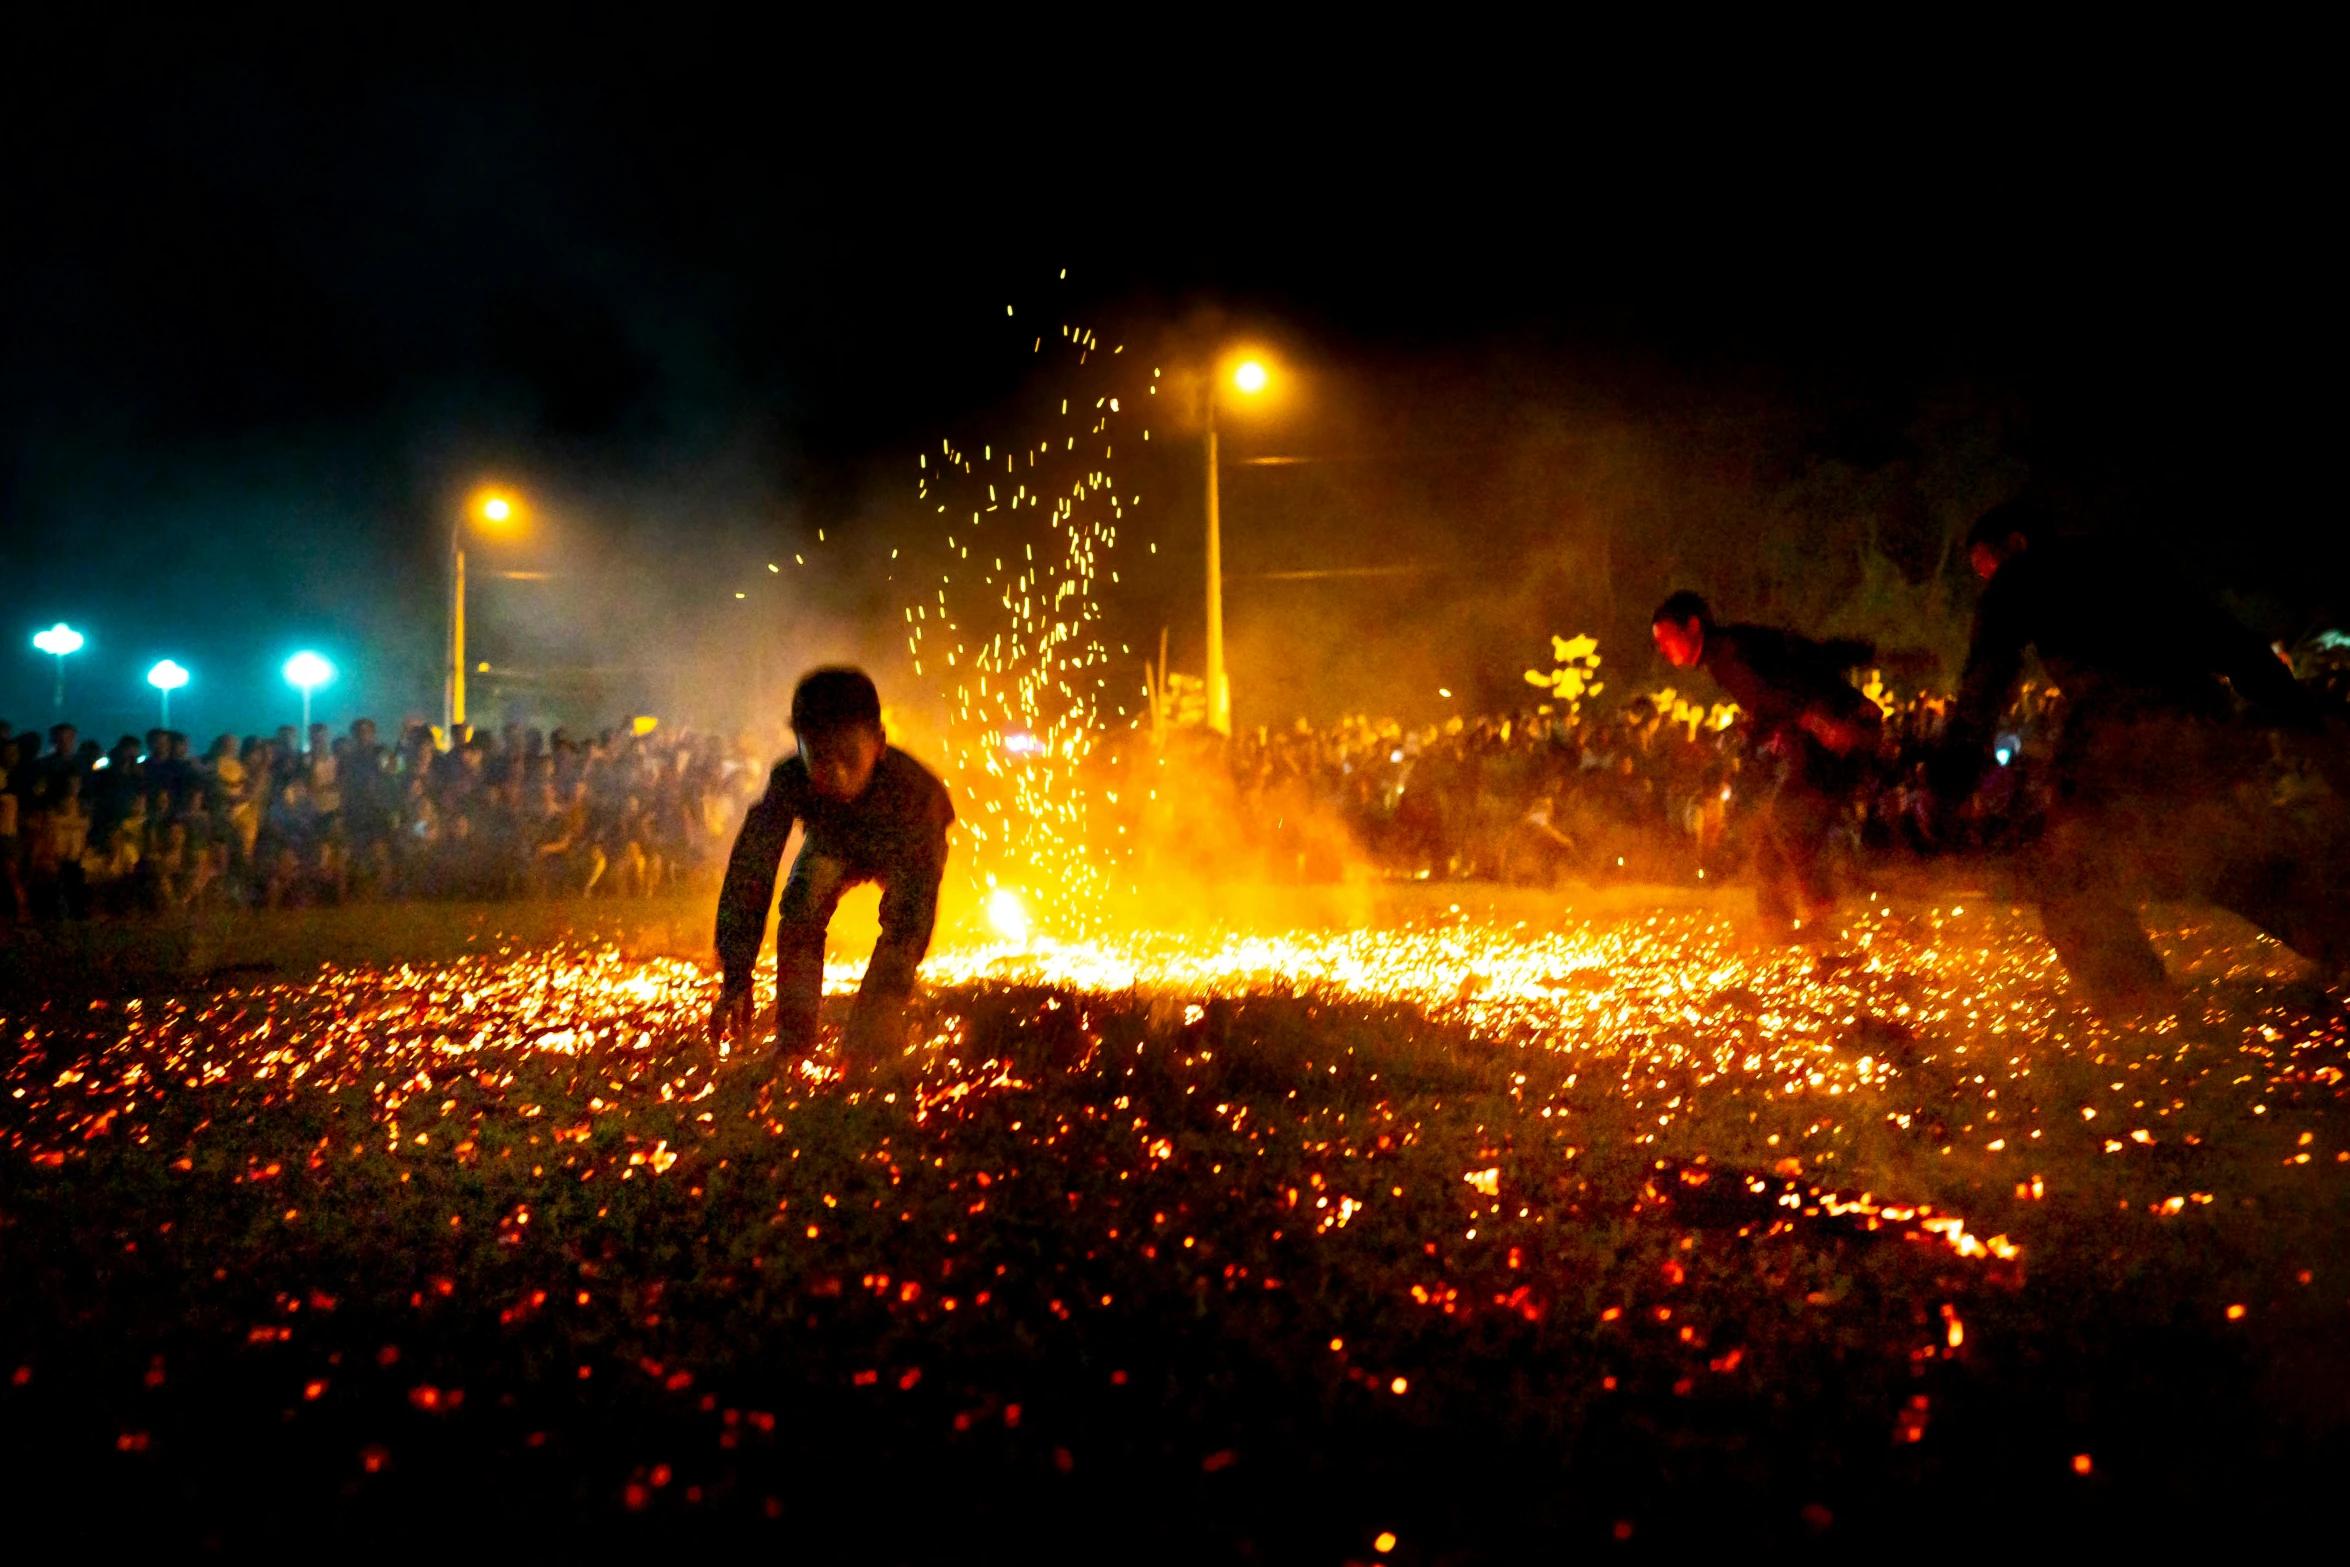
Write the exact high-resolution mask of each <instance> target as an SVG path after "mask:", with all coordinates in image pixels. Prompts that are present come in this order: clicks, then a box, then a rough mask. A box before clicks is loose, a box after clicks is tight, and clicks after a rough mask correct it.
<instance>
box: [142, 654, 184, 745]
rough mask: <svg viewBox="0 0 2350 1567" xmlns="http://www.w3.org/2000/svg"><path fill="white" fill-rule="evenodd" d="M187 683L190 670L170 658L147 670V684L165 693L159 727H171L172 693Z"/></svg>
mask: <svg viewBox="0 0 2350 1567" xmlns="http://www.w3.org/2000/svg"><path fill="white" fill-rule="evenodd" d="M187 683H188V672H187V671H186V670H185V669H182V668H181V667H180V666H179V665H177V664H175V663H173V662H172V661H171V660H170V659H168V658H167V659H165V660H164V661H163V662H162V663H160V664H157V665H156V666H155V667H154V668H153V669H150V670H148V671H147V684H149V685H151V686H153V687H154V688H155V689H156V690H158V691H160V692H162V693H163V721H162V723H161V724H159V725H158V726H157V727H158V728H163V729H169V728H170V727H171V694H172V693H173V692H174V691H177V690H178V689H179V688H180V687H182V686H184V685H186V684H187Z"/></svg>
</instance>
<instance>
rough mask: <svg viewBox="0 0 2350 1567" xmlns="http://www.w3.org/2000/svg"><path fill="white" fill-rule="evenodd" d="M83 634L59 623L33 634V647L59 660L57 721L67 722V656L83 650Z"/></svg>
mask: <svg viewBox="0 0 2350 1567" xmlns="http://www.w3.org/2000/svg"><path fill="white" fill-rule="evenodd" d="M82 642H83V637H82V634H81V633H80V632H78V631H76V630H74V629H73V627H71V626H69V625H67V624H66V623H65V622H64V621H62V620H61V621H59V622H58V623H57V624H56V625H54V626H51V627H50V628H49V629H48V630H46V631H36V632H34V633H33V646H35V647H37V648H39V649H40V650H41V651H42V652H44V653H49V654H52V655H54V656H55V657H56V659H57V699H56V701H57V721H58V722H59V723H63V722H64V721H65V655H66V654H68V653H79V652H80V651H81V650H82Z"/></svg>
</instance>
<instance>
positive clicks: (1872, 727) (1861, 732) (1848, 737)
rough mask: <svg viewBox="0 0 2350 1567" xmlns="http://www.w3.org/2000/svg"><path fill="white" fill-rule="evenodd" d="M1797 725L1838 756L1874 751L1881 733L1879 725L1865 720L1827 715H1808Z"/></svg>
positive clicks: (1800, 719) (1797, 721)
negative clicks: (1861, 751)
mask: <svg viewBox="0 0 2350 1567" xmlns="http://www.w3.org/2000/svg"><path fill="white" fill-rule="evenodd" d="M1796 724H1797V725H1798V726H1799V727H1800V728H1802V730H1803V731H1804V732H1805V733H1806V734H1808V735H1810V736H1811V737H1812V738H1813V739H1814V740H1817V741H1818V742H1819V743H1820V744H1822V745H1824V746H1826V747H1827V748H1828V749H1829V750H1831V751H1833V752H1835V753H1836V754H1837V755H1838V756H1850V755H1851V754H1852V753H1853V752H1855V751H1860V750H1870V749H1874V748H1875V746H1876V743H1877V736H1878V734H1879V733H1880V726H1879V725H1876V724H1873V723H1869V722H1867V721H1866V720H1865V719H1863V718H1836V717H1831V716H1830V715H1829V714H1826V713H1816V712H1815V713H1806V714H1804V715H1803V716H1802V717H1801V718H1799V719H1797V720H1796Z"/></svg>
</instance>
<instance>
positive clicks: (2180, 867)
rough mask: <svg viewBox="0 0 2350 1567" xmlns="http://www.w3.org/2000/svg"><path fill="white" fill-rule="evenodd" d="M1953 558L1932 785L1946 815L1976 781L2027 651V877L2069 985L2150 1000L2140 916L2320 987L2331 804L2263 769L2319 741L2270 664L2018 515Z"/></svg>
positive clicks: (2224, 628)
mask: <svg viewBox="0 0 2350 1567" xmlns="http://www.w3.org/2000/svg"><path fill="white" fill-rule="evenodd" d="M1967 554H1968V560H1969V563H1970V564H1971V565H1972V566H1973V568H1974V570H1975V574H1976V575H1977V576H1979V577H1981V578H1983V579H1984V581H1985V582H1986V584H1987V586H1986V587H1985V588H1984V590H1983V597H1982V600H1981V602H1980V603H1979V604H1978V606H1977V608H1976V611H1975V626H1974V636H1973V641H1972V645H1971V646H1970V648H1969V650H1968V653H1967V663H1966V672H1965V675H1964V676H1963V677H1962V679H1961V681H1960V687H1959V695H1958V702H1957V705H1956V707H1955V709H1954V710H1953V713H1952V716H1951V724H1950V730H1949V735H1948V739H1947V742H1946V745H1945V748H1944V750H1943V752H1942V754H1941V755H1940V756H1939V757H1938V758H1937V760H1936V763H1935V772H1936V785H1937V788H1938V791H1939V792H1940V793H1942V794H1943V795H1944V796H1945V797H1946V798H1955V797H1961V796H1964V795H1966V794H1967V793H1969V792H1970V791H1971V790H1973V788H1974V787H1975V785H1976V784H1977V783H1978V782H1979V781H1981V779H1982V778H1983V777H1984V775H1985V773H1986V771H1987V770H1988V768H1989V764H1990V756H1989V752H1990V747H1991V741H1992V733H1993V729H1994V727H1995V725H1996V723H1997V721H1998V717H1999V714H2000V712H2001V710H2002V709H2003V708H2004V707H2005V706H2006V704H2007V701H2008V699H2009V696H2010V694H2011V692H2012V691H2013V690H2014V687H2015V684H2016V681H2017V679H2018V678H2019V676H2020V675H2021V673H2022V670H2023V659H2024V650H2025V649H2026V648H2027V647H2028V648H2031V649H2032V650H2033V651H2035V652H2036V653H2037V654H2038V655H2039V659H2040V662H2041V664H2042V666H2043V667H2044V668H2045V669H2046V671H2047V673H2048V677H2049V679H2050V680H2051V681H2052V682H2053V683H2054V684H2055V685H2056V686H2057V687H2058V688H2059V689H2061V690H2062V692H2063V693H2064V700H2063V709H2062V711H2063V718H2062V724H2061V728H2060V731H2059V733H2058V736H2057V739H2056V745H2055V751H2054V755H2053V757H2052V758H2051V773H2052V776H2053V782H2054V786H2055V797H2054V799H2053V801H2052V802H2051V805H2050V809H2049V817H2048V826H2047V830H2046V832H2045V833H2044V834H2043V836H2042V838H2041V841H2040V844H2039V846H2038V849H2037V851H2036V853H2035V854H2034V856H2033V857H2032V859H2031V860H2030V861H2029V862H2028V866H2027V870H2026V874H2027V876H2028V877H2029V881H2030V890H2031V892H2032V893H2033V895H2034V896H2035V898H2036V899H2037V901H2038V903H2039V905H2040V915H2041V921H2042V924H2043V927H2044V928H2045V930H2046V932H2047V935H2048V939H2049V942H2050V943H2051V944H2052V945H2053V946H2054V947H2055V948H2056V951H2057V955H2058V956H2059V957H2061V958H2063V960H2064V964H2065V968H2066V969H2067V971H2068V972H2070V973H2071V975H2072V976H2073V979H2074V981H2075V982H2076V983H2077V984H2079V985H2081V986H2082V988H2083V989H2084V990H2086V991H2087V992H2088V993H2089V994H2090V995H2091V996H2092V997H2094V998H2096V999H2098V1000H2100V1001H2104V1002H2108V1003H2115V1004H2124V1005H2127V1004H2132V1003H2134V1002H2138V1001H2143V1000H2151V999H2155V998H2156V997H2157V996H2158V995H2159V993H2160V991H2161V987H2162V985H2163V980H2164V976H2163V967H2162V960H2161V959H2160V958H2159V957H2158V956H2156V954H2155V951H2154V948H2153V946H2152V945H2151V944H2150V943H2149V942H2148V941H2147V939H2146V933H2145V931H2144V929H2143V928H2142V927H2141V926H2140V924H2139V922H2138V905H2139V904H2140V903H2141V902H2143V901H2146V900H2148V899H2154V898H2164V899H2186V898H2192V899H2200V900H2205V901H2208V902H2212V903H2216V904H2218V905H2220V906H2221V907H2223V908H2227V909H2232V910H2234V911H2235V912H2236V913H2238V914H2241V915H2243V916H2244V917H2245V918H2247V919H2249V920H2251V921H2252V922H2253V923H2254V924H2256V925H2259V926H2260V927H2261V928H2263V929H2264V930H2266V931H2268V932H2269V933H2270V934H2271V935H2273V936H2275V937H2276V938H2277V939H2278V940H2280V941H2282V942H2284V943H2285V944H2286V945H2287V946H2289V947H2292V948H2293V949H2294V950H2296V951H2298V952H2300V953H2301V954H2302V955H2303V956H2304V957H2308V958H2311V959H2313V960H2315V961H2316V962H2318V963H2320V964H2321V965H2323V966H2325V967H2326V968H2327V969H2328V970H2329V971H2333V970H2338V969H2339V968H2341V966H2342V965H2343V964H2344V963H2345V962H2346V961H2350V946H2346V944H2345V935H2346V934H2350V921H2346V920H2345V896H2346V893H2345V888H2344V886H2343V878H2342V872H2343V869H2344V867H2343V866H2342V864H2341V856H2340V851H2341V847H2342V843H2343V839H2342V834H2341V831H2340V828H2341V825H2342V824H2341V822H2340V820H2339V815H2340V811H2339V808H2340V806H2341V804H2342V802H2341V801H2340V800H2339V799H2337V798H2334V797H2333V796H2332V794H2331V792H2330V791H2329V790H2327V789H2326V788H2325V786H2324V785H2323V784H2322V783H2320V782H2318V781H2317V773H2316V771H2315V770H2314V769H2304V770H2302V772H2301V775H2300V777H2299V778H2298V779H2295V778H2293V777H2292V776H2290V775H2289V770H2288V769H2286V768H2282V767H2280V766H2279V765H2278V764H2279V759H2280V757H2282V756H2283V755H2284V751H2283V748H2282V747H2280V746H2279V745H2278V744H2276V743H2275V741H2274V738H2273V737H2274V736H2275V733H2276V732H2278V731H2293V730H2299V731H2304V732H2308V733H2312V734H2314V733H2315V731H2316V730H2317V728H2318V725H2319V714H2318V711H2317V707H2316V704H2315V703H2314V702H2313V701H2312V699H2311V698H2310V696H2309V695H2308V693H2307V692H2305V691H2303V690H2302V689H2301V687H2300V686H2299V685H2298V684H2296V683H2295V681H2294V680H2293V677H2292V672H2291V670H2290V669H2289V668H2288V667H2287V666H2286V665H2285V664H2284V662H2283V661H2282V660H2280V659H2279V658H2278V657H2277V656H2276V655H2275V654H2274V653H2272V652H2271V651H2270V650H2269V649H2268V648H2267V647H2266V646H2265V645H2264V644H2263V643H2262V642H2261V641H2260V639H2259V638H2258V637H2256V636H2254V635H2253V634H2252V633H2251V632H2250V631H2248V630H2247V629H2245V628H2244V626H2242V625H2241V624H2239V623H2238V622H2237V621H2236V620H2235V619H2233V618H2232V617H2231V616H2229V615H2228V614H2227V613H2225V612H2224V611H2223V610H2221V609H2220V608H2219V607H2218V606H2217V605H2215V604H2212V603H2210V602H2209V601H2208V600H2206V599H2205V598H2203V597H2202V595H2200V594H2198V593H2196V592H2194V591H2193V590H2192V589H2190V588H2189V587H2188V586H2187V585H2186V584H2185V583H2183V582H2181V581H2178V580H2177V579H2176V578H2174V577H2172V576H2170V575H2169V574H2168V573H2166V572H2165V571H2163V570H2162V569H2161V568H2160V567H2159V566H2158V565H2156V564H2155V563H2154V562H2152V561H2150V560H2148V559H2147V558H2145V556H2144V555H2143V553H2133V552H2129V551H2124V550H2117V549H2112V548H2107V549H2092V548H2090V547H2089V546H2086V545H2084V544H2082V543H2079V542H2077V541H2068V540H2064V539H2060V538H2058V537H2056V536H2055V533H2054V530H2053V528H2051V527H2050V526H2049V523H2048V520H2047V518H2046V517H2045V516H2044V515H2043V514H2042V513H2041V512H2040V511H2039V510H2038V509H2037V508H2036V507H2033V506H2032V505H2031V504H2030V503H2028V502H2022V501H2010V502H2007V503H2005V504H2003V505H2000V506H1996V507H1993V508H1992V509H1991V510H1990V511H1988V512H1986V513H1984V515H1983V516H1982V517H1981V518H1980V519H1979V520H1978V521H1977V522H1976V523H1975V525H1974V527H1973V529H1972V530H1970V532H1969V533H1968V535H1967ZM2263 730H2266V731H2270V732H2271V734H2270V735H2263V734H2261V733H2260V731H2263Z"/></svg>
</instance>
